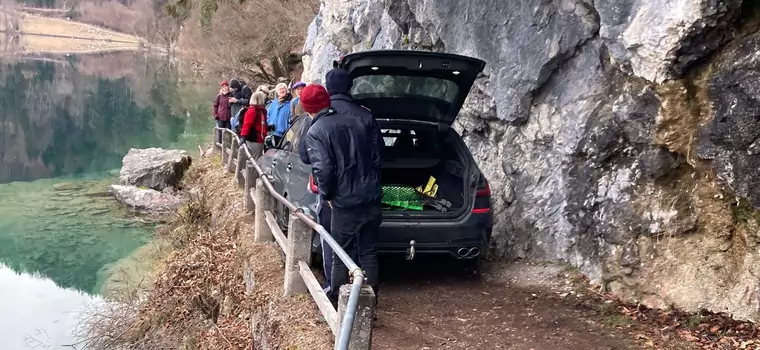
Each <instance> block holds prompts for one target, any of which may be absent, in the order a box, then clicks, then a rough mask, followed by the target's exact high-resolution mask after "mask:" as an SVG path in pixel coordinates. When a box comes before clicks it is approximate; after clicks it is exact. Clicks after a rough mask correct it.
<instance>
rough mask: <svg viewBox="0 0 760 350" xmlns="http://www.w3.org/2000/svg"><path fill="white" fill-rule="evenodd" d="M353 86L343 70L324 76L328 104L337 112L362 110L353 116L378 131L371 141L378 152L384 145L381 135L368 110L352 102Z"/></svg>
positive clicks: (334, 69) (336, 69) (332, 71)
mask: <svg viewBox="0 0 760 350" xmlns="http://www.w3.org/2000/svg"><path fill="white" fill-rule="evenodd" d="M353 85H354V81H353V80H352V79H351V76H350V75H349V74H348V71H347V70H345V69H343V68H333V69H331V70H330V71H328V72H327V75H326V76H325V87H326V88H327V92H328V93H330V104H331V105H332V107H333V108H335V109H337V110H338V112H343V111H353V110H357V109H356V108H357V107H359V108H361V109H364V111H363V112H361V113H357V114H355V115H356V116H357V117H360V118H364V121H365V122H366V123H367V124H369V125H371V127H372V128H376V129H377V130H378V133H377V135H376V137H375V138H373V139H372V141H374V142H373V144H372V147H375V149H377V150H378V152H379V151H381V150H382V146H383V144H384V142H383V137H382V134H380V126H379V125H378V124H377V121H376V120H375V118H374V117H373V116H372V112H370V111H369V109H367V108H366V107H364V106H362V105H360V104H358V103H356V101H354V98H353V97H352V96H351V87H353ZM357 111H358V110H357ZM377 161H378V162H379V161H380V159H379V158H378V160H377ZM376 166H378V167H380V163H378V164H376Z"/></svg>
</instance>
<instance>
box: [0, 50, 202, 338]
mask: <svg viewBox="0 0 760 350" xmlns="http://www.w3.org/2000/svg"><path fill="white" fill-rule="evenodd" d="M177 71H178V69H177V67H175V66H174V65H172V64H171V63H169V62H166V61H161V60H156V59H148V58H146V57H145V56H143V54H141V53H118V54H105V55H103V54H101V55H88V56H81V57H76V56H70V57H65V58H60V57H45V58H44V59H42V58H37V59H24V60H16V61H4V62H0V344H2V345H1V346H0V348H2V349H10V350H14V349H27V348H28V349H35V348H46V349H58V348H62V347H64V345H66V344H70V343H71V342H73V340H74V339H73V338H71V331H72V329H73V325H75V324H76V319H77V317H78V315H79V313H80V312H81V310H82V309H83V308H84V307H86V306H87V305H88V304H91V303H93V302H97V301H98V300H99V297H98V296H97V295H98V293H99V292H100V288H101V286H102V283H103V281H104V279H105V278H107V277H108V276H107V273H106V272H105V271H107V268H108V267H109V266H111V265H112V264H115V263H116V262H118V261H119V259H122V258H124V257H125V256H127V255H129V254H130V253H131V252H133V251H134V250H135V249H137V248H138V247H140V246H141V245H143V244H145V243H147V242H148V241H149V240H150V238H151V235H152V233H153V229H154V227H153V226H152V225H151V224H148V223H145V220H143V219H142V218H140V217H135V216H134V215H132V214H131V213H129V212H127V211H126V210H125V209H123V208H121V207H120V206H119V205H118V204H116V203H115V202H114V200H113V199H112V198H110V197H108V196H107V195H106V190H107V187H108V185H109V184H112V183H116V182H117V180H118V179H117V175H118V169H119V167H120V166H121V160H122V158H123V157H124V155H125V154H126V153H127V152H128V151H129V149H130V148H132V147H135V148H141V147H165V148H182V149H186V150H188V151H189V152H190V154H191V155H192V156H196V155H197V154H198V145H199V144H203V145H205V144H206V142H207V140H208V139H209V138H210V134H211V131H210V127H211V126H212V125H213V124H212V122H213V120H210V118H209V112H208V111H209V110H210V101H211V99H212V98H213V95H214V91H215V89H216V87H215V86H209V87H208V89H207V90H204V89H200V88H195V87H194V86H193V85H185V84H187V83H184V84H180V83H179V76H178V72H177Z"/></svg>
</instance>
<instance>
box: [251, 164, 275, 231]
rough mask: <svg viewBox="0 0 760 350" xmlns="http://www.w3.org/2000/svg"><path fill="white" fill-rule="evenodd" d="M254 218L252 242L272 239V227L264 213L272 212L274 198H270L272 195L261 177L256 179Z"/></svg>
mask: <svg viewBox="0 0 760 350" xmlns="http://www.w3.org/2000/svg"><path fill="white" fill-rule="evenodd" d="M253 201H254V203H255V208H254V214H253V215H254V218H255V220H256V222H255V223H254V227H255V232H254V233H255V237H254V242H256V243H266V242H271V241H274V236H273V235H272V229H271V228H269V225H268V224H267V220H266V216H265V215H264V213H266V212H270V213H274V203H275V201H274V198H272V195H270V194H269V190H268V189H267V187H266V186H265V185H264V180H262V179H261V178H258V179H256V196H254V200H253Z"/></svg>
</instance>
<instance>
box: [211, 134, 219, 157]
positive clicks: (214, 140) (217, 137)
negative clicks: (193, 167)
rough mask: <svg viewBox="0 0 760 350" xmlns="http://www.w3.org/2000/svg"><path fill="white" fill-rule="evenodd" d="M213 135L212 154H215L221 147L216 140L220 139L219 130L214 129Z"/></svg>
mask: <svg viewBox="0 0 760 350" xmlns="http://www.w3.org/2000/svg"><path fill="white" fill-rule="evenodd" d="M211 135H212V136H211V154H214V152H216V150H217V149H218V147H219V146H217V145H216V141H219V130H216V129H214V131H213V133H212V134H211Z"/></svg>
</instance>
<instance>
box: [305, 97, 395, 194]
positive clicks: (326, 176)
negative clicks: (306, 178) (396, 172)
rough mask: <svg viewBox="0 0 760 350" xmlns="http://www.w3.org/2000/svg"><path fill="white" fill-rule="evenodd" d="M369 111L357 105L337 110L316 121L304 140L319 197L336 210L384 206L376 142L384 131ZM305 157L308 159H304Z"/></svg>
mask: <svg viewBox="0 0 760 350" xmlns="http://www.w3.org/2000/svg"><path fill="white" fill-rule="evenodd" d="M368 115H369V111H367V110H366V109H364V108H362V107H360V106H358V105H354V106H353V108H351V109H350V110H343V111H339V110H337V109H334V108H330V109H327V110H325V111H322V112H320V113H319V114H317V115H316V116H315V118H314V120H313V121H312V123H311V126H310V127H309V130H308V131H307V132H306V137H305V138H304V140H303V144H304V148H305V152H301V154H302V158H306V159H302V160H304V162H305V163H308V164H311V166H312V172H313V175H314V181H315V182H316V184H317V188H318V189H319V196H320V197H321V198H322V199H323V200H326V201H331V203H332V205H333V207H336V208H344V209H349V208H356V207H359V206H362V205H367V204H380V200H381V199H382V197H383V191H382V185H381V183H380V171H381V166H380V154H379V149H378V148H377V143H376V142H367V141H366V140H375V139H377V134H379V133H380V129H378V128H377V124H376V123H368V122H367V121H368V120H370V119H371V115H369V116H368ZM304 153H305V157H303V156H304Z"/></svg>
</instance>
